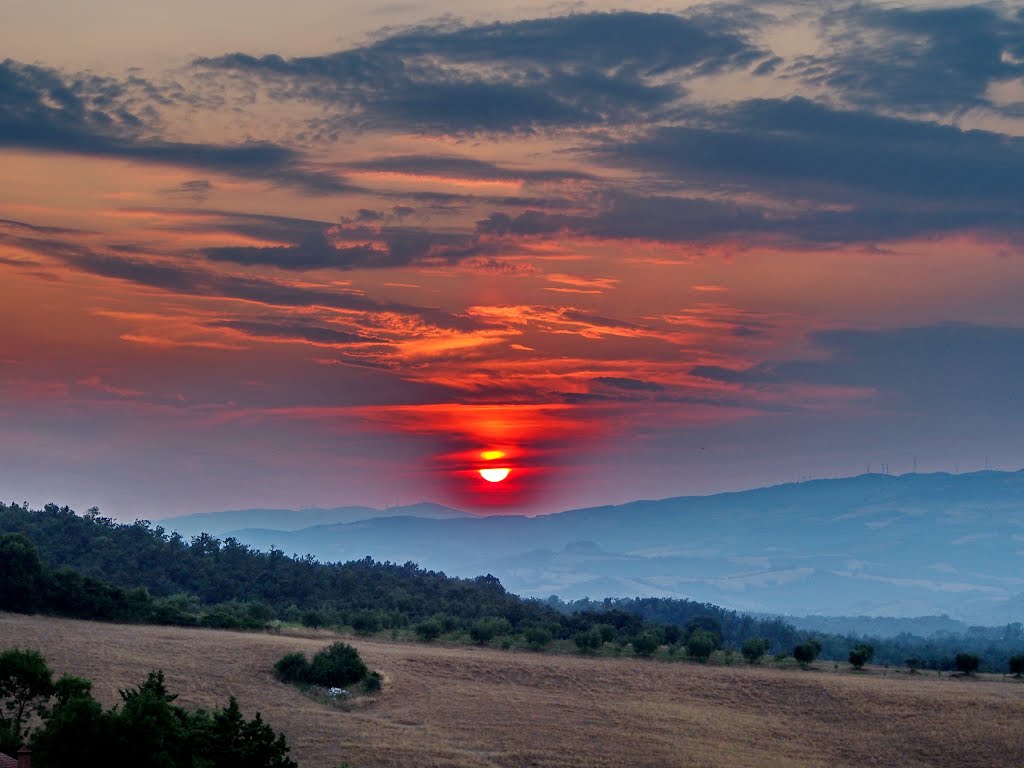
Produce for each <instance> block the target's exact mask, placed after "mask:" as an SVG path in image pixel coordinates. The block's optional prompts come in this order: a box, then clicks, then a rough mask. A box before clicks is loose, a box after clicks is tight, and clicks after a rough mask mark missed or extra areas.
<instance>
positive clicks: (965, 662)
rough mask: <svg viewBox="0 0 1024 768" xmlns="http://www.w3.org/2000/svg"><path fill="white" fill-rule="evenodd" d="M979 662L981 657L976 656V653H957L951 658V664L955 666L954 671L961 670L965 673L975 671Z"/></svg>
mask: <svg viewBox="0 0 1024 768" xmlns="http://www.w3.org/2000/svg"><path fill="white" fill-rule="evenodd" d="M980 664H981V659H979V658H978V655H977V654H976V653H958V654H957V655H956V657H955V658H954V659H953V666H955V667H956V671H957V672H962V673H963V674H965V675H971V674H974V673H975V672H977V671H978V666H979V665H980Z"/></svg>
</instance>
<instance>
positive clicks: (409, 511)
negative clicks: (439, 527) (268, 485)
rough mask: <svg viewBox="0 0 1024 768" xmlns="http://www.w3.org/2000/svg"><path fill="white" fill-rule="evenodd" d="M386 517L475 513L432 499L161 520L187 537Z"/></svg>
mask: <svg viewBox="0 0 1024 768" xmlns="http://www.w3.org/2000/svg"><path fill="white" fill-rule="evenodd" d="M382 517H422V518H429V519H436V520H443V519H447V518H454V517H472V515H470V514H469V513H468V512H462V511H460V510H457V509H452V508H451V507H445V506H442V505H441V504H434V503H431V502H426V501H423V502H419V503H417V504H409V505H406V506H400V507H387V508H385V509H376V508H374V507H363V506H346V507H333V508H330V509H326V508H322V507H310V508H307V509H234V510H227V511H225V512H197V513H195V514H191V515H182V516H180V517H169V518H166V519H164V520H160V521H159V523H160V525H162V526H163V527H164V528H165V529H166V530H168V531H177V532H178V533H180V534H181V535H182V536H184V537H185V538H191V537H192V536H197V535H198V534H200V533H209V534H211V535H214V536H221V535H224V534H226V533H228V532H229V531H232V530H235V529H242V528H270V529H272V530H277V531H297V530H301V529H303V528H310V527H312V526H316V525H331V524H339V523H354V522H358V521H360V520H372V519H374V518H382Z"/></svg>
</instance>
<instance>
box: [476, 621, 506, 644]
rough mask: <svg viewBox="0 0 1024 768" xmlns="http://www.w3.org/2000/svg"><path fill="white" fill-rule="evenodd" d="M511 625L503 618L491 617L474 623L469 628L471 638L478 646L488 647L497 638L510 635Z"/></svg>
mask: <svg viewBox="0 0 1024 768" xmlns="http://www.w3.org/2000/svg"><path fill="white" fill-rule="evenodd" d="M509 629H510V625H509V623H508V621H506V620H505V619H503V618H500V617H495V616H490V617H487V618H485V619H479V620H478V621H474V622H473V625H472V626H471V627H470V628H469V637H470V639H472V641H473V642H474V643H476V644H477V645H486V644H487V643H489V642H491V640H493V639H494V638H495V637H500V636H502V635H505V634H507V633H508V631H509Z"/></svg>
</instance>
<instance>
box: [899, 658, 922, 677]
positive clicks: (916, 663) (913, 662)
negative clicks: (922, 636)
mask: <svg viewBox="0 0 1024 768" xmlns="http://www.w3.org/2000/svg"><path fill="white" fill-rule="evenodd" d="M903 663H904V664H906V665H907V669H909V670H910V674H912V675H916V674H917V670H918V669H919V668H920V666H921V660H920V659H919V658H918V657H917V656H910V657H909V658H907V660H906V661H904V662H903Z"/></svg>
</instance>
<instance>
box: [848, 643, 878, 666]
mask: <svg viewBox="0 0 1024 768" xmlns="http://www.w3.org/2000/svg"><path fill="white" fill-rule="evenodd" d="M874 655H875V647H874V646H873V645H868V644H867V643H857V645H855V646H853V648H851V649H850V656H849V658H850V663H851V664H852V665H853V666H854V668H855V669H864V665H865V664H867V663H868V662H869V661H871V659H872V658H874Z"/></svg>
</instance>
